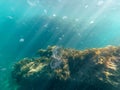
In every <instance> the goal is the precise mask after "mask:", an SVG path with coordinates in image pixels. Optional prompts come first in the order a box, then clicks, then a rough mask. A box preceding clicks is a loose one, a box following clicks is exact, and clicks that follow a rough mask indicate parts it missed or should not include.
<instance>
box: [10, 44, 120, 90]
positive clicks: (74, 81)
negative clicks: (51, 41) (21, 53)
mask: <svg viewBox="0 0 120 90" xmlns="http://www.w3.org/2000/svg"><path fill="white" fill-rule="evenodd" d="M37 54H39V55H40V56H39V57H35V58H24V59H23V60H20V61H19V62H17V63H16V64H15V65H14V68H13V71H12V78H13V79H14V80H15V82H16V83H17V84H18V85H19V88H18V90H119V87H120V47H114V46H108V47H105V48H93V49H87V50H83V51H81V50H75V49H70V48H62V47H57V46H51V47H48V48H47V49H46V50H43V49H40V50H38V52H37Z"/></svg>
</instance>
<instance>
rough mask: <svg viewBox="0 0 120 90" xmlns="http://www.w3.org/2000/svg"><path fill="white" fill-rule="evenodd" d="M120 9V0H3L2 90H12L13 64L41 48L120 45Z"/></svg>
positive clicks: (0, 16)
mask: <svg viewBox="0 0 120 90" xmlns="http://www.w3.org/2000/svg"><path fill="white" fill-rule="evenodd" d="M119 10H120V1H119V0H92V1H90V0H72V1H70V0H19V1H16V0H0V90H10V88H9V84H8V83H9V82H8V79H9V77H10V71H11V69H12V66H13V64H14V63H15V62H17V61H19V60H20V59H22V58H24V57H33V56H35V55H36V52H37V50H38V49H39V48H46V47H47V46H49V45H58V46H63V47H70V48H76V49H80V50H83V49H87V48H98V47H104V46H107V45H115V46H119V45H120V20H119V18H120V11H119ZM3 82H4V83H3ZM11 87H12V86H11ZM1 88H2V89H1ZM11 90H13V89H11Z"/></svg>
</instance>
